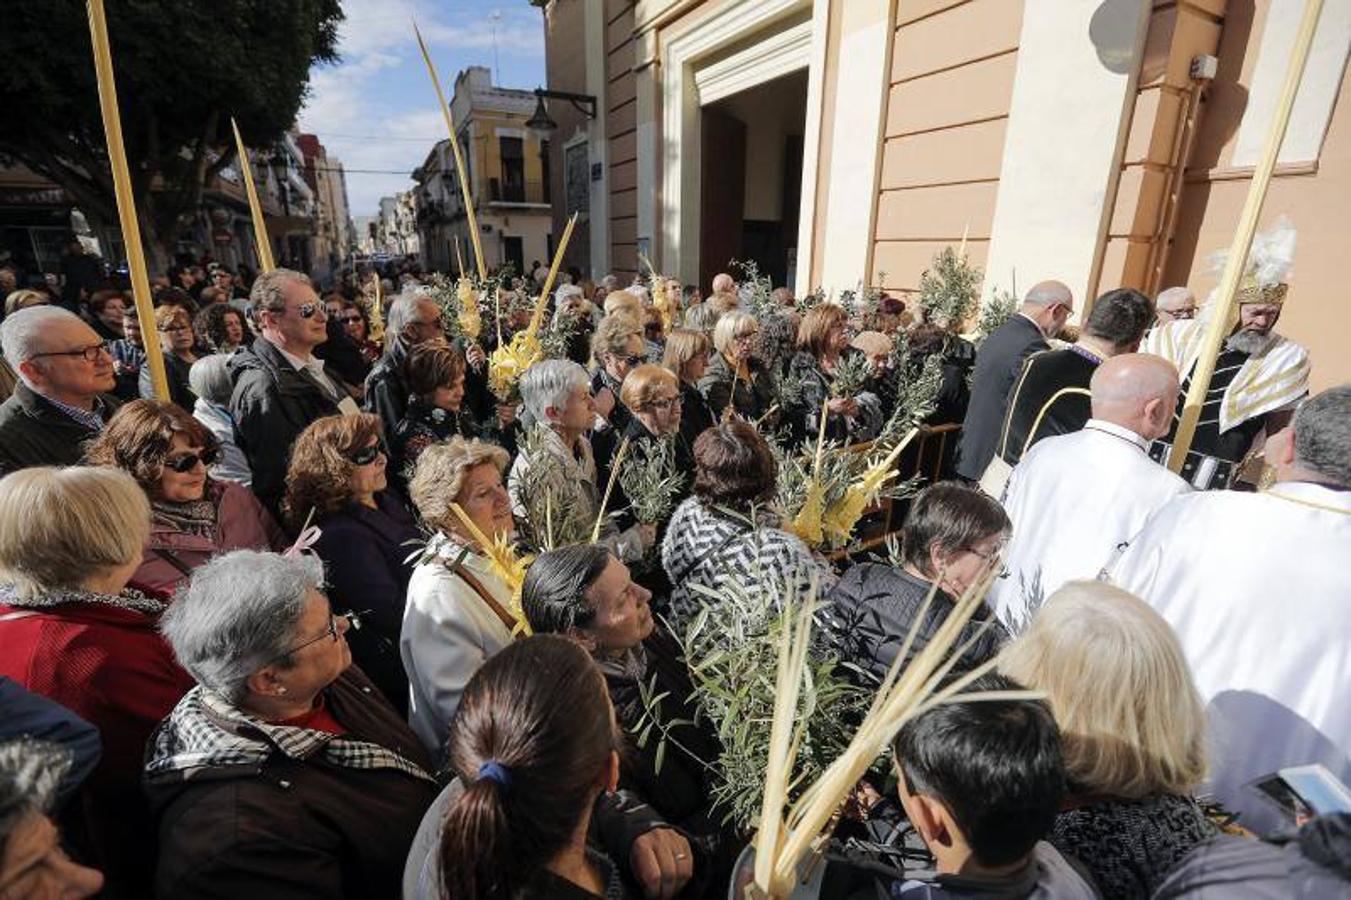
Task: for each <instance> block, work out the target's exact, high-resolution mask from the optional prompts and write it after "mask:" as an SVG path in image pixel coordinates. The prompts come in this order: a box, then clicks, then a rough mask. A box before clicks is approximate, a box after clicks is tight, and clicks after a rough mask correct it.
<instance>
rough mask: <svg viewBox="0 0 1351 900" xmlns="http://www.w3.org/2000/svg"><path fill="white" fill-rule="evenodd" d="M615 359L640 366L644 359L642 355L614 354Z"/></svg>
mask: <svg viewBox="0 0 1351 900" xmlns="http://www.w3.org/2000/svg"><path fill="white" fill-rule="evenodd" d="M615 359H617V360H618V361H620V362H624V363H628V364H629V365H630V366H641V365H642V364H643V363H644V362H645V361H646V360H645V358H644V357H642V356H619V355H618V354H616V355H615Z"/></svg>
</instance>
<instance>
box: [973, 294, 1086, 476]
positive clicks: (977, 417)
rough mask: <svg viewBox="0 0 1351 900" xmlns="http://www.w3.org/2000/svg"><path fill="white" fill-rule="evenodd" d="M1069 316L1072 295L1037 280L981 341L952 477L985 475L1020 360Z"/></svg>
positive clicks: (1040, 346)
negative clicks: (1007, 316) (1015, 306)
mask: <svg viewBox="0 0 1351 900" xmlns="http://www.w3.org/2000/svg"><path fill="white" fill-rule="evenodd" d="M1073 313H1074V295H1073V294H1071V293H1070V289H1069V288H1068V287H1066V286H1065V285H1063V284H1061V283H1060V282H1059V281H1043V282H1041V283H1039V284H1036V285H1034V286H1033V287H1032V290H1030V291H1028V292H1027V296H1026V297H1024V298H1023V303H1022V305H1021V306H1019V307H1018V311H1017V312H1015V313H1014V314H1013V315H1012V316H1009V318H1008V321H1006V322H1005V323H1004V324H1003V325H1000V326H999V327H998V328H996V329H995V331H994V333H993V334H991V335H990V336H989V337H987V338H986V339H985V342H984V343H983V344H981V345H980V350H979V352H978V353H977V354H976V371H975V375H974V376H973V377H972V380H971V402H970V404H968V406H967V408H966V419H965V421H963V422H962V441H961V444H960V446H959V448H958V451H957V453H958V455H957V474H958V475H960V476H962V477H963V478H965V479H967V480H968V481H976V480H978V479H979V478H980V476H981V475H982V474H983V473H984V472H985V467H986V466H987V465H989V463H990V459H991V457H993V456H994V451H995V443H996V442H997V441H998V440H999V430H1000V426H1001V425H1002V424H1003V422H1004V409H1005V404H1006V403H1007V402H1008V396H1009V391H1010V389H1012V387H1013V382H1014V379H1015V378H1016V377H1017V376H1018V373H1019V372H1020V371H1021V370H1022V367H1023V360H1025V359H1026V358H1027V357H1028V356H1030V355H1031V354H1033V353H1036V352H1037V351H1039V350H1047V349H1049V345H1048V344H1047V343H1046V341H1047V339H1048V338H1053V337H1055V336H1056V335H1057V334H1059V333H1060V329H1061V328H1063V327H1064V325H1065V322H1066V321H1067V320H1068V319H1069V317H1070V316H1071V315H1072V314H1073Z"/></svg>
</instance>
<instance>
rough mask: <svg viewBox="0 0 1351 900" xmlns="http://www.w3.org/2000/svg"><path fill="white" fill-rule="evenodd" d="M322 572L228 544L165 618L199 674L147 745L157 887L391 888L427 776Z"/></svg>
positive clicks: (246, 891)
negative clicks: (365, 668)
mask: <svg viewBox="0 0 1351 900" xmlns="http://www.w3.org/2000/svg"><path fill="white" fill-rule="evenodd" d="M322 584H323V565H322V563H320V562H319V560H318V559H316V558H314V557H309V556H304V555H294V556H293V555H285V556H283V555H279V554H275V553H260V552H256V551H252V550H239V551H235V552H233V553H227V554H226V555H224V556H220V557H217V558H216V559H214V560H212V561H211V562H210V563H208V564H207V565H205V566H203V567H202V568H200V569H198V570H197V571H196V572H195V573H194V574H193V577H192V581H191V582H190V584H189V585H188V587H187V588H186V589H185V590H184V591H183V592H182V593H181V594H180V595H179V597H178V598H177V599H176V600H175V602H174V604H173V607H172V609H171V610H170V612H169V613H168V614H166V616H165V617H164V621H163V623H162V626H161V627H162V630H163V632H164V634H165V636H166V637H167V638H168V640H169V643H170V644H172V645H173V648H174V653H175V655H176V656H177V657H178V659H179V661H180V662H182V664H183V666H184V667H185V668H186V669H187V670H188V671H189V672H191V673H192V675H193V676H194V677H195V678H196V679H197V681H198V685H197V687H195V688H193V689H192V690H191V691H189V692H188V693H187V695H186V696H184V697H183V699H182V700H181V701H179V703H178V705H177V706H176V707H174V710H173V712H172V713H170V714H169V716H168V718H166V719H165V720H164V721H163V722H162V723H160V726H159V728H157V729H156V731H155V733H154V734H153V735H152V736H151V739H150V743H149V746H148V747H147V752H146V765H145V788H146V792H147V795H148V796H149V798H150V801H151V805H152V806H153V807H154V809H155V812H156V818H157V822H158V830H159V851H160V852H159V865H158V869H157V871H156V876H155V895H156V896H159V897H175V898H189V900H190V898H197V897H244V896H250V895H252V896H258V897H278V896H286V897H347V898H354V900H355V898H359V897H391V896H397V894H398V890H399V882H400V879H401V876H402V872H403V864H404V860H405V858H406V856H407V854H408V848H409V846H410V845H411V844H412V840H413V836H414V834H415V833H416V831H417V826H418V823H419V821H420V820H421V818H422V813H423V811H424V810H425V809H426V808H427V806H428V805H429V804H430V803H431V801H432V800H433V799H434V798H435V796H436V793H437V784H436V780H435V778H434V777H433V776H432V774H431V773H432V764H431V761H430V759H428V757H427V755H426V753H425V752H424V751H423V749H422V747H421V746H420V745H419V743H418V740H417V738H416V737H415V736H414V734H413V733H412V732H411V731H410V730H409V729H408V726H407V725H406V724H405V723H404V722H403V719H402V718H401V717H400V716H399V714H398V713H397V712H396V711H395V710H394V708H393V707H392V706H390V705H389V703H388V702H387V701H385V699H384V698H383V697H381V696H380V692H379V691H377V690H376V689H375V688H374V687H373V686H372V684H371V682H370V680H369V679H368V678H366V676H365V675H364V674H363V673H362V672H361V670H360V669H358V668H356V667H354V666H353V665H352V655H351V652H350V651H349V650H348V648H347V640H346V637H345V635H346V633H347V630H348V628H350V627H352V626H351V621H350V619H349V618H348V617H344V616H335V615H334V614H333V611H332V609H331V608H330V606H329V602H328V598H327V597H325V596H324V594H323V593H322V591H321V590H320V588H321V587H322ZM143 838H144V836H143Z"/></svg>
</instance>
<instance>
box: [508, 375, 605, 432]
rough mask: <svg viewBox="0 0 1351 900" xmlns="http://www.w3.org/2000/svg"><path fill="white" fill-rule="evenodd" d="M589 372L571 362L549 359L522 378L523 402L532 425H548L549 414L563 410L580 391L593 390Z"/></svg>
mask: <svg viewBox="0 0 1351 900" xmlns="http://www.w3.org/2000/svg"><path fill="white" fill-rule="evenodd" d="M590 384H591V379H590V378H588V377H587V374H586V369H583V368H582V367H581V366H580V365H578V364H577V363H575V362H573V361H572V360H570V359H546V360H544V361H543V362H537V363H535V364H534V365H533V366H531V367H530V368H528V369H526V370H525V374H524V375H522V376H521V402H522V403H523V404H524V405H525V412H526V417H527V419H528V421H529V424H535V423H543V424H546V425H547V424H548V422H549V417H548V416H547V415H545V412H544V411H545V410H546V409H548V408H549V407H550V406H553V407H560V406H562V405H563V404H564V403H567V401H568V395H569V394H571V393H572V392H573V391H575V390H577V388H579V387H582V386H590Z"/></svg>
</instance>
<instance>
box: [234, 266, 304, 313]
mask: <svg viewBox="0 0 1351 900" xmlns="http://www.w3.org/2000/svg"><path fill="white" fill-rule="evenodd" d="M292 281H298V282H300V283H301V284H309V283H310V279H309V276H308V275H306V274H304V273H303V272H297V271H296V270H294V269H273V270H272V271H271V272H264V273H263V274H261V275H259V276H258V277H257V278H256V279H254V281H253V288H252V289H250V291H249V302H250V303H251V304H253V308H254V310H255V311H257V312H262V311H263V310H267V311H268V312H274V313H279V312H282V311H283V310H285V309H286V285H287V283H288V282H292Z"/></svg>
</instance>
